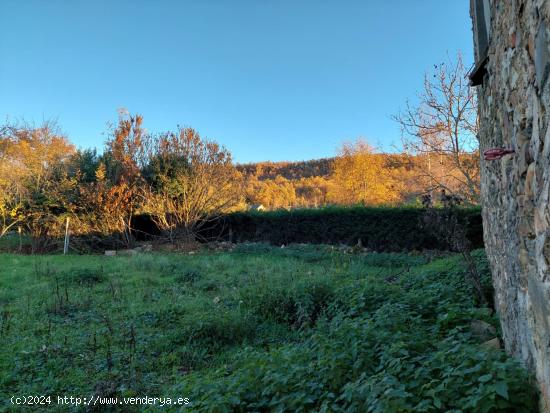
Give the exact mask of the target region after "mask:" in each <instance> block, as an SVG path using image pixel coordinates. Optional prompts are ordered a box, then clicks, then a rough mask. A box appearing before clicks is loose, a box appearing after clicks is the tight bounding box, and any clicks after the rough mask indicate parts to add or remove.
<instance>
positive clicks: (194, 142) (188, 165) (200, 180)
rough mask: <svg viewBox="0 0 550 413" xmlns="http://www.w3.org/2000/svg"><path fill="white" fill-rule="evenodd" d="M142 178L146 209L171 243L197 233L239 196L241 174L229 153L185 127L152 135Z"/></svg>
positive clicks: (236, 202)
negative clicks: (147, 192)
mask: <svg viewBox="0 0 550 413" xmlns="http://www.w3.org/2000/svg"><path fill="white" fill-rule="evenodd" d="M145 176H146V177H147V180H148V182H149V183H150V185H151V193H150V195H149V197H148V202H147V211H148V212H149V213H150V214H151V216H152V217H153V220H154V221H155V223H156V224H157V225H158V226H159V228H160V229H162V230H163V231H164V232H165V233H166V234H167V235H168V236H169V237H170V239H171V240H172V241H175V240H178V239H184V240H186V241H188V240H195V239H196V237H197V236H198V231H199V230H200V229H201V228H202V227H204V226H205V225H207V224H208V223H210V222H212V221H213V220H216V219H217V218H218V217H219V216H220V214H223V213H225V212H228V211H230V210H231V209H232V208H234V207H235V206H236V205H237V204H238V203H239V201H240V200H241V195H242V190H241V188H242V184H241V177H240V174H239V173H238V171H237V170H236V169H235V167H234V166H233V163H232V158H231V154H230V152H229V151H228V150H227V149H225V148H224V147H222V146H220V145H218V144H217V143H216V142H214V141H210V140H207V139H203V138H201V136H200V135H199V134H198V133H197V132H196V131H195V130H194V129H191V128H179V129H178V130H177V132H168V133H164V134H162V135H160V136H156V137H152V138H151V139H150V142H149V155H148V165H147V166H146V168H145Z"/></svg>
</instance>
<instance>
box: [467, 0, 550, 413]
mask: <svg viewBox="0 0 550 413" xmlns="http://www.w3.org/2000/svg"><path fill="white" fill-rule="evenodd" d="M470 14H471V16H472V21H473V28H474V30H473V31H474V46H475V54H476V67H475V68H474V70H473V71H472V73H471V75H470V78H471V80H472V83H473V84H477V85H478V89H477V90H478V98H479V115H480V133H479V139H480V153H482V154H483V152H484V151H486V150H488V149H491V148H502V149H505V150H506V149H512V150H513V151H514V152H513V153H511V154H507V155H504V156H502V157H501V158H498V159H494V160H485V159H483V157H482V159H481V188H482V190H481V197H482V205H483V221H484V223H483V226H484V238H485V245H486V251H487V255H488V257H489V261H490V264H491V269H492V274H493V283H494V285H495V291H496V297H495V298H496V306H497V311H498V313H499V316H500V320H501V324H502V330H503V334H504V342H505V347H506V350H507V351H508V352H509V353H511V354H512V355H514V356H516V357H518V358H519V359H521V360H523V361H524V363H525V365H526V366H527V367H528V368H530V369H532V371H534V372H535V373H536V377H537V380H538V383H539V386H540V391H541V395H542V401H541V403H542V408H543V411H545V412H550V268H549V260H550V213H549V205H548V200H549V192H550V127H549V118H550V79H549V74H550V61H549V60H550V59H549V57H550V0H471V4H470Z"/></svg>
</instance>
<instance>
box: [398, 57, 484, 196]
mask: <svg viewBox="0 0 550 413" xmlns="http://www.w3.org/2000/svg"><path fill="white" fill-rule="evenodd" d="M394 119H395V120H396V121H397V122H398V123H399V124H400V126H401V131H402V141H403V147H404V149H405V150H406V151H408V152H410V153H413V154H418V155H424V157H423V158H424V160H425V163H424V167H423V168H422V170H421V174H420V175H421V176H423V177H425V178H427V180H428V182H429V187H428V188H427V189H428V191H429V192H431V191H432V190H433V189H435V188H442V189H445V190H446V191H447V192H448V193H452V194H457V195H460V196H462V197H463V198H464V199H465V200H466V201H467V202H469V203H477V202H478V200H479V185H480V184H479V160H478V146H479V143H478V140H477V131H478V123H477V104H476V94H475V91H474V89H473V88H471V87H470V85H469V83H468V79H467V76H466V69H465V67H464V63H463V61H462V56H461V55H460V54H458V56H457V58H456V61H455V62H449V63H442V64H440V65H435V66H434V71H433V73H432V74H428V73H427V74H425V76H424V87H423V90H422V92H421V93H420V94H419V96H418V104H416V105H412V104H410V103H409V102H407V104H406V108H405V110H404V111H403V112H401V113H399V114H398V115H396V116H394Z"/></svg>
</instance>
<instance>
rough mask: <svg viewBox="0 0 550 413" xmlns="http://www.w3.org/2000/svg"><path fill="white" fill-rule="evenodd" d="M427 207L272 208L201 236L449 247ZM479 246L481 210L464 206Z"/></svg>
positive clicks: (231, 218)
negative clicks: (435, 231)
mask: <svg viewBox="0 0 550 413" xmlns="http://www.w3.org/2000/svg"><path fill="white" fill-rule="evenodd" d="M425 211H426V210H425V209H422V208H410V207H407V208H405V207H403V208H389V207H377V208H366V207H330V208H322V209H295V210H290V211H286V210H279V211H272V212H239V213H233V214H229V215H226V216H225V217H223V219H221V220H220V221H219V222H218V223H217V224H216V225H215V226H214V227H212V228H209V229H208V230H205V231H203V233H202V234H201V235H202V236H203V237H204V238H207V239H222V240H226V241H233V242H268V243H270V244H274V245H283V244H285V245H288V244H290V243H312V244H346V245H356V244H357V241H358V240H359V239H361V242H362V244H363V246H364V247H367V248H370V249H372V250H375V251H411V250H424V249H437V250H448V249H450V248H449V245H445V244H441V242H438V241H437V240H436V239H435V238H434V236H432V235H431V234H430V233H429V232H430V231H428V230H427V229H425V228H422V225H421V222H422V216H423V214H424V213H425ZM441 211H442V210H441ZM457 211H458V214H459V219H460V220H461V221H462V222H464V224H465V225H466V226H467V234H468V238H469V239H470V241H471V242H472V244H473V247H474V248H481V247H483V229H482V221H481V210H480V209H479V208H468V209H466V208H460V209H458V210H457Z"/></svg>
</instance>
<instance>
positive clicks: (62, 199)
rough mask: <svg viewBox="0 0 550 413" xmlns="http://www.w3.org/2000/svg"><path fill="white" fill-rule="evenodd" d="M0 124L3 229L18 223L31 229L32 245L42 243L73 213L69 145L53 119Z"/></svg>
mask: <svg viewBox="0 0 550 413" xmlns="http://www.w3.org/2000/svg"><path fill="white" fill-rule="evenodd" d="M1 130H2V135H1V138H0V172H1V173H0V176H1V177H2V178H1V179H0V186H1V187H2V188H1V190H2V195H1V196H0V198H1V201H0V202H1V204H2V205H1V208H0V213H2V214H3V218H2V219H3V229H2V230H3V231H6V230H7V229H9V228H10V226H13V225H16V224H17V225H21V226H22V227H23V228H24V229H25V231H26V232H27V233H28V234H29V235H31V240H32V247H33V251H38V250H42V249H45V248H47V246H48V244H49V243H50V242H51V241H52V240H53V238H54V237H55V236H58V235H59V233H60V228H61V227H62V223H63V221H64V219H65V217H66V216H67V215H70V214H71V213H72V205H73V199H72V197H73V195H74V187H75V184H76V182H75V180H74V179H71V178H70V177H69V174H68V169H67V165H68V161H69V159H70V157H71V156H72V154H73V153H74V147H73V146H72V145H71V144H70V143H69V142H68V141H67V139H66V138H65V137H64V136H63V135H61V134H60V133H59V132H58V128H57V127H56V125H55V124H54V123H52V122H45V123H44V124H43V125H41V126H39V127H34V126H29V125H10V126H5V127H3V128H2V129H1ZM6 211H9V212H8V213H9V217H8V219H6Z"/></svg>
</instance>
